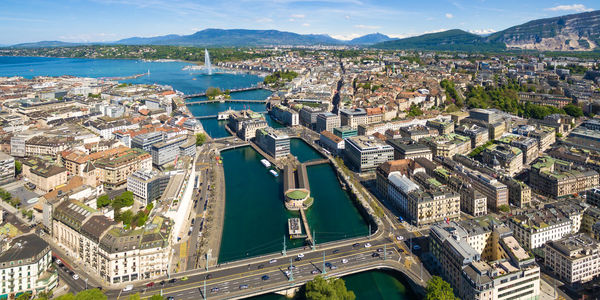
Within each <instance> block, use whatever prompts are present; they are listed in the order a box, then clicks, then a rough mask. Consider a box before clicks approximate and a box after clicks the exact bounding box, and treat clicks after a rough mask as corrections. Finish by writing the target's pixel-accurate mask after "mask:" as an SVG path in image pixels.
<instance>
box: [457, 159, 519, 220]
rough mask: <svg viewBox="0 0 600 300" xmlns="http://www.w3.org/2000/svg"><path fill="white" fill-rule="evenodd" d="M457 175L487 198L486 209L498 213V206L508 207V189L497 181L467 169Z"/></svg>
mask: <svg viewBox="0 0 600 300" xmlns="http://www.w3.org/2000/svg"><path fill="white" fill-rule="evenodd" d="M459 175H461V176H462V177H463V178H464V179H466V180H467V182H469V183H470V184H471V185H472V186H473V188H475V189H476V190H477V191H479V192H480V193H481V194H483V195H484V196H485V197H486V198H487V205H488V209H490V210H492V211H498V209H499V207H500V206H503V205H508V187H507V186H506V185H505V184H503V183H501V182H499V181H498V180H497V179H495V178H493V177H491V176H489V175H486V174H483V173H481V172H479V171H475V170H471V169H467V168H464V169H463V172H462V173H459Z"/></svg>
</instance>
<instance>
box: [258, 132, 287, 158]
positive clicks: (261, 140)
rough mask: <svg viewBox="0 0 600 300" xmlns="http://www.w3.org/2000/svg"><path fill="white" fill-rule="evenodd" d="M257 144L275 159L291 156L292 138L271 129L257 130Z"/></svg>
mask: <svg viewBox="0 0 600 300" xmlns="http://www.w3.org/2000/svg"><path fill="white" fill-rule="evenodd" d="M256 144H257V145H258V146H259V147H260V148H261V149H262V150H263V151H265V152H266V153H267V154H269V155H271V156H272V157H274V158H275V159H277V158H282V157H286V156H287V155H288V154H290V137H289V136H288V135H287V134H285V133H283V132H281V131H279V130H275V129H273V128H271V127H267V128H263V129H258V130H256Z"/></svg>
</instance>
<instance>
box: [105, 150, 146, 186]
mask: <svg viewBox="0 0 600 300" xmlns="http://www.w3.org/2000/svg"><path fill="white" fill-rule="evenodd" d="M94 166H95V167H96V168H97V169H99V170H100V180H101V181H102V182H103V183H104V184H105V185H106V186H107V187H110V188H115V187H120V186H122V185H124V184H125V183H127V177H128V176H129V175H131V174H133V173H134V172H135V171H138V170H146V171H150V170H152V156H151V155H150V154H148V153H146V152H144V151H142V150H140V149H137V148H132V149H128V150H126V151H124V152H121V153H118V154H115V155H110V156H107V157H104V158H101V159H99V160H97V161H96V163H95V164H94Z"/></svg>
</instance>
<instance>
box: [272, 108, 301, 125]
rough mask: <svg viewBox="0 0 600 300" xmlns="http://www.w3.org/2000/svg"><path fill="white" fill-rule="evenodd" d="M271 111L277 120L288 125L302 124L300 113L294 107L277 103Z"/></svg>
mask: <svg viewBox="0 0 600 300" xmlns="http://www.w3.org/2000/svg"><path fill="white" fill-rule="evenodd" d="M269 113H270V114H271V115H272V116H273V117H274V118H275V120H277V121H279V122H281V123H282V124H284V125H287V126H297V125H300V115H299V114H298V112H296V111H295V110H293V109H290V108H289V107H285V106H282V105H275V106H274V107H273V109H271V111H269Z"/></svg>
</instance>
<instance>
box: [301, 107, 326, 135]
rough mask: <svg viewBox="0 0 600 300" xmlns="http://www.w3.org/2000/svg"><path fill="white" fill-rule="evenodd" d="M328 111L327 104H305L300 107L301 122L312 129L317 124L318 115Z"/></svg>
mask: <svg viewBox="0 0 600 300" xmlns="http://www.w3.org/2000/svg"><path fill="white" fill-rule="evenodd" d="M324 112H327V107H326V106H318V107H313V106H307V105H305V106H303V107H302V109H300V123H301V124H302V125H304V126H306V127H308V128H310V129H315V128H316V126H317V116H318V115H319V114H321V113H324Z"/></svg>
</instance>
